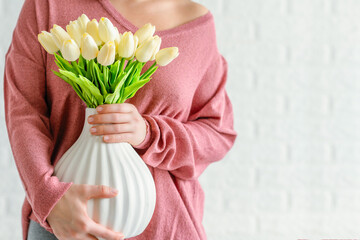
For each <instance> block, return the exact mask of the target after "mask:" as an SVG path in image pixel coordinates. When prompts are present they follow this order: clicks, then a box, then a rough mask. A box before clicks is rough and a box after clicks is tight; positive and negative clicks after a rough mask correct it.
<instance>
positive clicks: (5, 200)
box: [0, 0, 360, 240]
mask: <svg viewBox="0 0 360 240" xmlns="http://www.w3.org/2000/svg"><path fill="white" fill-rule="evenodd" d="M199 2H200V3H202V4H204V5H206V6H207V7H208V8H209V9H210V10H211V11H212V13H213V14H214V16H215V20H216V27H217V34H218V35H217V37H218V45H219V49H220V51H221V52H222V53H223V55H224V56H225V57H226V59H227V60H228V62H229V79H228V83H227V84H228V85H227V89H228V94H229V95H230V98H231V100H232V103H233V106H234V111H235V113H234V114H235V129H236V130H237V132H238V134H239V136H238V139H237V142H236V143H235V145H234V147H233V149H232V150H231V151H230V152H229V153H228V155H227V156H226V157H225V159H224V160H223V161H221V162H218V163H215V164H213V165H212V166H210V167H209V168H208V169H207V170H206V171H205V172H204V174H203V175H202V176H201V178H200V180H201V183H202V185H203V187H204V190H205V194H206V202H205V205H206V206H205V213H204V226H205V228H206V231H207V235H208V239H229V240H232V239H240V240H281V239H284V240H285V239H286V240H289V239H306V238H308V239H325V238H330V239H336V238H338V239H339V238H349V239H351V238H352V239H354V238H359V224H360V214H359V212H360V161H359V159H360V142H359V140H360V121H359V120H360V104H359V101H360V95H359V91H360V81H359V80H360V79H359V78H360V70H358V66H360V47H359V46H360V45H359V44H358V42H360V24H359V22H360V1H358V0H251V1H247V0H201V1H199ZM22 3H23V1H21V0H16V1H14V0H13V1H11V2H10V1H5V0H0V13H1V15H2V16H3V18H2V20H3V22H4V24H2V25H0V29H1V30H2V36H3V37H2V38H1V39H0V55H1V56H2V58H1V59H0V69H1V71H2V72H1V74H2V75H3V66H4V53H5V52H6V50H7V49H8V46H9V43H10V41H11V34H12V30H13V28H14V25H15V21H16V20H17V16H18V14H19V11H20V8H21V6H22ZM1 87H2V85H1ZM1 96H2V97H3V92H2V91H1ZM1 110H2V111H1V112H0V116H1V117H2V119H4V113H3V105H1ZM0 130H1V133H2V134H1V136H2V137H0V146H2V147H0V154H1V156H2V158H0V175H1V176H2V179H1V180H2V181H1V182H0V191H1V192H3V193H5V194H1V195H0V216H1V218H0V221H1V222H0V233H1V234H2V238H3V239H20V237H21V225H20V211H21V204H22V200H23V197H24V192H23V189H22V186H21V183H20V180H19V177H18V173H17V170H16V167H15V163H14V161H13V159H12V155H11V152H10V145H9V143H8V142H7V135H6V128H5V121H3V125H2V126H1V129H0Z"/></svg>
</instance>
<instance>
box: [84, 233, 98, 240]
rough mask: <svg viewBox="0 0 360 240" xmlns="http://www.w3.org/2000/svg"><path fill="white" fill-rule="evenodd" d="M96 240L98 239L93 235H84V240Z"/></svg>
mask: <svg viewBox="0 0 360 240" xmlns="http://www.w3.org/2000/svg"><path fill="white" fill-rule="evenodd" d="M88 239H89V240H98V238H97V237H95V236H94V235H91V234H87V235H86V240H88Z"/></svg>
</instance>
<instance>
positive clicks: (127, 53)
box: [117, 32, 138, 58]
mask: <svg viewBox="0 0 360 240" xmlns="http://www.w3.org/2000/svg"><path fill="white" fill-rule="evenodd" d="M137 41H138V38H137V37H134V35H133V34H132V32H125V33H124V35H123V36H122V37H121V40H120V43H119V47H118V51H117V53H118V54H119V56H120V57H122V58H131V57H132V56H134V53H135V50H136V46H137Z"/></svg>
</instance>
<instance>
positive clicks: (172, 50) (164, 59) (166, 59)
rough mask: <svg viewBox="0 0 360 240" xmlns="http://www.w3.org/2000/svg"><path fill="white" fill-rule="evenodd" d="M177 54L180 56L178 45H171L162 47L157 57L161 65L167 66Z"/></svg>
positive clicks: (157, 61)
mask: <svg viewBox="0 0 360 240" xmlns="http://www.w3.org/2000/svg"><path fill="white" fill-rule="evenodd" d="M177 56H179V49H178V48H177V47H169V48H163V49H161V50H160V51H159V52H158V53H157V54H156V56H155V59H156V63H157V64H158V65H159V66H166V65H168V64H169V63H170V62H171V61H172V60H174V59H175V58H176V57H177Z"/></svg>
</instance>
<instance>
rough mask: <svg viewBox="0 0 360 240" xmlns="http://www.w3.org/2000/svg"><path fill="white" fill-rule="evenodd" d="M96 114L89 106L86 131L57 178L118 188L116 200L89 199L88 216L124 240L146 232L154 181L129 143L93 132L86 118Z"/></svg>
mask: <svg viewBox="0 0 360 240" xmlns="http://www.w3.org/2000/svg"><path fill="white" fill-rule="evenodd" d="M93 114H97V111H96V109H95V108H89V107H87V108H86V111H85V122H84V127H83V130H82V132H81V134H80V136H79V138H78V139H77V140H76V142H75V143H74V144H73V145H72V146H71V147H70V148H69V149H68V150H67V151H66V152H65V153H64V155H63V156H62V157H61V158H60V160H59V161H58V162H57V163H56V165H55V176H57V177H58V178H59V180H60V181H62V182H73V183H75V184H91V185H106V186H110V187H112V188H116V189H117V190H118V191H119V192H118V194H117V195H116V196H115V197H113V198H95V199H89V200H88V205H87V206H88V207H87V212H88V215H89V217H91V218H92V219H94V220H95V221H96V222H98V223H100V224H102V225H104V226H107V227H109V228H111V229H113V230H114V231H117V232H122V233H123V234H124V235H125V238H130V237H134V236H137V235H139V234H140V233H142V232H143V231H144V230H145V228H146V227H147V225H148V224H149V222H150V219H151V217H152V215H153V213H154V209H155V202H156V190H155V183H154V179H153V177H152V175H151V173H150V171H149V169H148V167H147V166H146V164H145V163H144V161H143V160H142V158H141V157H140V156H139V155H138V154H137V152H136V151H135V150H134V149H133V147H132V146H131V145H130V144H129V143H127V142H120V143H106V142H104V141H103V140H102V137H103V135H92V134H91V133H90V131H89V130H90V128H91V127H92V126H93V124H89V123H88V121H87V119H88V117H89V116H90V115H93ZM100 239H101V238H100Z"/></svg>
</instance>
